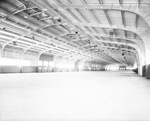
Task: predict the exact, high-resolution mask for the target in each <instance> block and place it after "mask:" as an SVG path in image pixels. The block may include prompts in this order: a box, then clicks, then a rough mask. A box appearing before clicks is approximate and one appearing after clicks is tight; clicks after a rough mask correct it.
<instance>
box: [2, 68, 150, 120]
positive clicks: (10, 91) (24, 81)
mask: <svg viewBox="0 0 150 121" xmlns="http://www.w3.org/2000/svg"><path fill="white" fill-rule="evenodd" d="M86 120H88V121H95V120H96V121H101V120H102V121H105V120H107V121H109V120H110V121H111V120H113V121H128V120H129V121H137V120H138V121H142V120H143V121H147V120H150V81H149V80H146V79H144V78H142V77H140V76H138V75H136V74H135V73H133V72H130V71H121V72H117V71H116V72H81V73H79V72H68V73H39V74H30V73H29V74H1V75H0V121H86Z"/></svg>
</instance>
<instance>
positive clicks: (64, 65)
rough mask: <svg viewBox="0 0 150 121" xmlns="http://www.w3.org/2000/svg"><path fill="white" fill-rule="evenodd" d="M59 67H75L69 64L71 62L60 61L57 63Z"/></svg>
mask: <svg viewBox="0 0 150 121" xmlns="http://www.w3.org/2000/svg"><path fill="white" fill-rule="evenodd" d="M57 66H58V67H59V68H68V69H69V68H73V65H72V64H69V63H59V64H58V65H57Z"/></svg>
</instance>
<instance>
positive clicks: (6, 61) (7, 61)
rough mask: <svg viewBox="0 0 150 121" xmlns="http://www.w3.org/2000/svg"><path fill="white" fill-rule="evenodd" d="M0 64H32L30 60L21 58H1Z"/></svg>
mask: <svg viewBox="0 0 150 121" xmlns="http://www.w3.org/2000/svg"><path fill="white" fill-rule="evenodd" d="M0 65H2V66H6V65H7V66H30V65H31V64H30V61H28V60H21V59H11V58H1V59H0Z"/></svg>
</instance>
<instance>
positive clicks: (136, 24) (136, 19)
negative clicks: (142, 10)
mask: <svg viewBox="0 0 150 121" xmlns="http://www.w3.org/2000/svg"><path fill="white" fill-rule="evenodd" d="M138 18H139V16H138V15H135V27H136V28H137V26H138Z"/></svg>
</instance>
